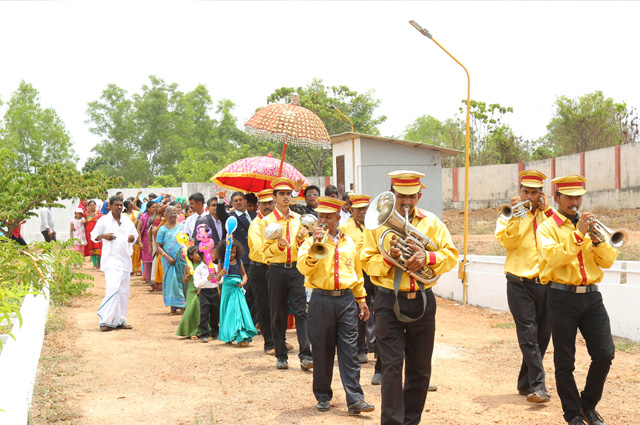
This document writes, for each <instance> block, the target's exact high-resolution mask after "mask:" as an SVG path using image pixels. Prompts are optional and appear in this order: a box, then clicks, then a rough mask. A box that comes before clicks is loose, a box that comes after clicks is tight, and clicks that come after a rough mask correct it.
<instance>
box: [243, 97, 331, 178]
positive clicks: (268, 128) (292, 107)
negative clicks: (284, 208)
mask: <svg viewBox="0 0 640 425" xmlns="http://www.w3.org/2000/svg"><path fill="white" fill-rule="evenodd" d="M244 126H245V131H246V132H247V133H249V134H253V135H257V136H260V137H265V138H268V139H271V140H276V141H281V140H282V141H284V146H283V148H282V158H281V159H280V171H279V172H278V176H280V175H281V174H282V168H283V164H284V157H285V154H286V152H287V145H288V144H289V143H293V144H295V145H299V146H307V147H312V148H322V149H331V139H329V133H327V129H326V128H325V126H324V124H323V123H322V120H321V119H320V118H318V116H317V115H316V114H314V113H313V112H311V111H310V110H308V109H306V108H303V107H302V106H300V97H299V96H298V95H297V94H293V95H292V96H291V103H289V104H287V103H274V104H273V105H268V106H265V107H264V108H262V109H260V110H259V111H258V112H256V113H255V115H254V116H253V117H251V119H250V120H249V121H247V123H246V124H245V125H244Z"/></svg>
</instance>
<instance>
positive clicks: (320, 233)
mask: <svg viewBox="0 0 640 425" xmlns="http://www.w3.org/2000/svg"><path fill="white" fill-rule="evenodd" d="M325 231H326V230H325V228H324V227H318V228H317V229H316V231H315V232H314V233H313V241H314V242H320V241H321V240H322V238H323V237H324V232H325Z"/></svg>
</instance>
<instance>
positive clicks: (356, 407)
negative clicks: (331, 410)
mask: <svg viewBox="0 0 640 425" xmlns="http://www.w3.org/2000/svg"><path fill="white" fill-rule="evenodd" d="M348 407H349V414H350V415H359V414H360V413H361V412H373V411H374V410H376V407H375V406H374V405H373V404H369V403H367V402H366V401H364V400H358V401H356V402H355V403H351V404H350V405H349V406H348Z"/></svg>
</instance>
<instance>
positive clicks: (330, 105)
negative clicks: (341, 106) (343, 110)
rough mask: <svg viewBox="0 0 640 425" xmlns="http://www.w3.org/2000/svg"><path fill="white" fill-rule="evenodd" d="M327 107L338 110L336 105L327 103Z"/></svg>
mask: <svg viewBox="0 0 640 425" xmlns="http://www.w3.org/2000/svg"><path fill="white" fill-rule="evenodd" d="M327 107H329V108H331V109H336V105H332V104H331V103H327Z"/></svg>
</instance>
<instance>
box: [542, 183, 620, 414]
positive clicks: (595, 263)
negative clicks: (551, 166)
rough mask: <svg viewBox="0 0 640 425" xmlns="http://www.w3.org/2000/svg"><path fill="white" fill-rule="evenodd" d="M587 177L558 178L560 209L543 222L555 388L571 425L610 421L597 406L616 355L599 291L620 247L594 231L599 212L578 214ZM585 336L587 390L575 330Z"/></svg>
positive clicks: (544, 266) (545, 275)
mask: <svg viewBox="0 0 640 425" xmlns="http://www.w3.org/2000/svg"><path fill="white" fill-rule="evenodd" d="M585 182H586V179H585V178H584V177H582V176H579V175H573V176H566V177H560V178H557V179H554V180H553V181H552V182H551V183H553V184H555V185H556V192H555V196H554V200H555V201H556V203H557V204H558V211H557V212H556V213H554V214H553V215H552V216H551V217H549V218H548V219H547V220H545V221H544V222H543V223H542V224H541V225H540V227H539V229H538V233H537V238H538V253H539V255H540V259H539V261H540V280H541V281H542V284H543V285H548V286H549V303H548V308H549V317H550V319H551V329H552V331H553V346H554V353H553V362H554V364H555V369H556V387H557V390H558V396H559V397H560V401H561V402H562V409H563V411H564V419H565V420H566V421H567V423H569V424H571V425H584V420H585V419H586V421H587V423H588V424H589V425H606V424H605V422H604V420H603V419H602V417H601V416H600V415H599V414H598V412H596V410H595V408H596V405H597V404H598V402H599V401H600V398H601V397H602V391H603V388H604V383H605V381H606V379H607V374H608V373H609V368H610V367H611V361H612V360H613V357H614V354H615V347H614V345H613V339H612V337H611V326H610V323H609V315H608V314H607V310H606V309H605V307H604V304H603V302H602V294H600V292H599V291H598V285H597V284H598V283H599V282H600V281H602V276H603V274H604V273H603V271H602V269H603V268H609V267H611V266H612V265H613V262H614V261H615V259H616V257H617V256H618V250H617V249H616V248H614V247H613V246H611V244H610V243H609V242H608V241H606V240H602V241H600V240H596V238H595V236H593V235H592V234H591V233H590V227H591V226H592V225H593V221H592V220H594V216H593V214H591V213H590V212H584V213H578V211H579V210H580V206H581V205H582V195H584V193H585V192H586V190H585ZM578 329H580V333H581V334H582V336H583V337H584V340H585V342H586V344H587V350H588V351H589V355H590V356H591V365H590V366H589V372H588V373H587V380H586V384H585V386H584V390H583V391H582V392H581V393H579V392H578V388H577V386H576V381H575V378H574V376H573V371H574V369H575V352H576V347H575V344H576V333H577V330H578Z"/></svg>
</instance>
